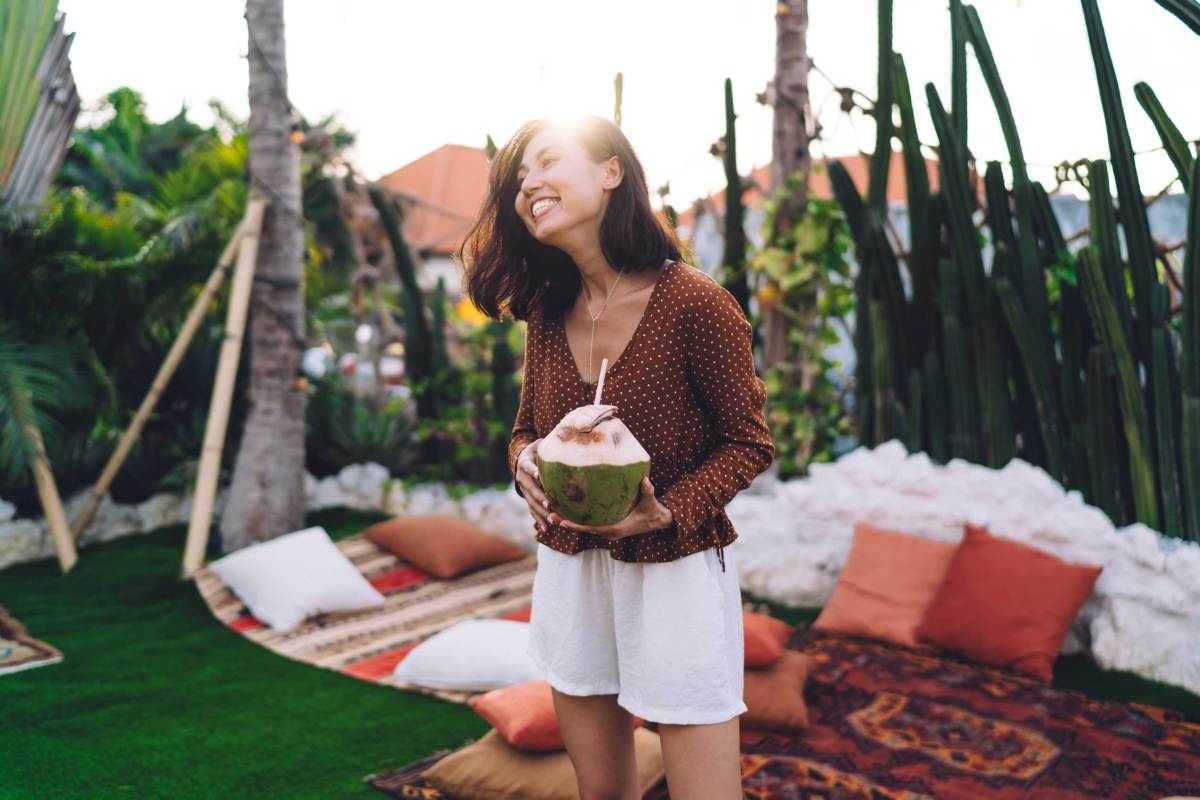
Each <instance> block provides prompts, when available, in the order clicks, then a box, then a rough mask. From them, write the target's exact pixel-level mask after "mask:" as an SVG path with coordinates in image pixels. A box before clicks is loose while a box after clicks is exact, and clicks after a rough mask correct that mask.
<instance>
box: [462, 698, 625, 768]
mask: <svg viewBox="0 0 1200 800" xmlns="http://www.w3.org/2000/svg"><path fill="white" fill-rule="evenodd" d="M467 705H469V706H470V707H471V709H472V710H473V711H474V712H475V713H476V714H478V715H479V716H481V717H483V719H484V721H486V722H487V723H488V724H489V725H491V726H492V727H494V728H495V729H496V730H497V731H499V732H500V735H501V736H503V737H504V741H506V742H508V743H509V744H510V745H512V746H513V747H515V748H517V749H518V750H526V751H529V752H546V751H550V750H563V749H565V747H566V745H564V744H563V740H562V734H561V733H560V732H559V729H558V717H557V715H556V714H555V712H554V696H553V695H552V694H551V693H550V684H549V683H547V682H546V681H530V682H529V683H520V684H517V685H516V686H505V687H504V688H502V689H493V690H492V691H490V692H487V693H485V694H481V695H475V696H473V697H469V698H467ZM633 724H634V725H635V726H640V725H642V724H643V723H642V720H640V719H638V718H637V717H634V718H633Z"/></svg>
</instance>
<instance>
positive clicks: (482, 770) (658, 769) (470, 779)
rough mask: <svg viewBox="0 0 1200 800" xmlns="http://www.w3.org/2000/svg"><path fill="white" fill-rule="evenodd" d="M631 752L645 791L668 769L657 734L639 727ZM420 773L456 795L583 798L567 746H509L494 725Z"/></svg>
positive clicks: (464, 798)
mask: <svg viewBox="0 0 1200 800" xmlns="http://www.w3.org/2000/svg"><path fill="white" fill-rule="evenodd" d="M633 753H634V760H635V761H636V762H637V775H638V779H637V782H638V797H641V796H642V795H643V794H645V793H646V792H648V791H650V790H651V789H652V788H654V786H655V785H656V784H657V783H658V782H659V781H661V780H662V778H663V775H664V770H663V759H662V742H661V741H660V740H659V737H658V734H657V733H655V732H654V731H652V730H650V729H648V728H640V729H638V730H635V731H634V732H633ZM421 777H422V778H424V779H425V780H426V781H428V782H429V783H430V784H432V785H433V787H434V788H435V789H438V790H439V791H441V792H442V793H443V794H445V795H446V796H448V797H453V798H457V800H509V799H510V798H521V800H579V781H578V780H577V779H576V777H575V767H574V765H573V764H572V763H571V756H570V755H569V754H568V753H567V751H566V750H562V751H559V752H557V753H526V752H523V751H521V750H517V749H516V748H514V747H510V746H509V745H508V744H507V743H506V742H505V741H504V738H503V737H502V736H500V734H499V733H497V732H496V730H495V729H493V730H490V731H488V732H487V733H485V734H484V735H483V736H481V737H479V740H478V741H476V742H472V743H471V744H469V745H467V746H466V747H464V748H462V749H460V750H456V751H454V752H453V753H450V754H449V755H447V756H444V757H442V758H441V759H440V760H439V761H437V762H436V763H435V764H434V765H433V766H431V767H429V768H428V769H427V770H425V772H423V773H422V774H421Z"/></svg>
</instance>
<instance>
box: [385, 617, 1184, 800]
mask: <svg viewBox="0 0 1200 800" xmlns="http://www.w3.org/2000/svg"><path fill="white" fill-rule="evenodd" d="M788 646H789V647H790V648H792V649H795V650H802V651H804V652H807V653H809V654H810V655H811V656H812V658H813V664H812V669H811V672H810V675H809V679H808V685H807V687H806V690H805V699H806V701H807V703H808V707H809V717H810V726H809V728H808V729H807V730H805V731H803V732H802V733H800V734H798V735H782V734H776V733H771V732H766V731H756V730H752V729H749V728H743V730H742V786H743V790H744V792H745V796H746V797H748V798H755V799H756V800H776V799H777V798H778V799H779V800H783V799H784V798H788V799H793V798H804V799H805V800H808V799H809V798H812V799H814V800H815V799H816V798H839V800H851V799H852V798H855V799H856V798H862V799H863V800H868V799H869V800H890V799H891V798H897V799H900V798H904V799H908V798H939V800H941V799H942V798H945V799H946V800H990V799H991V798H997V800H1008V798H1036V799H1037V800H1061V799H1063V798H1105V800H1142V799H1143V798H1145V799H1146V800H1156V799H1157V798H1161V797H1166V796H1170V795H1200V723H1196V722H1190V721H1188V720H1186V719H1185V718H1184V716H1183V714H1182V713H1180V712H1177V711H1172V710H1168V709H1161V708H1156V707H1153V706H1145V705H1139V704H1130V703H1120V702H1115V701H1106V700H1094V699H1092V698H1090V697H1088V696H1087V695H1084V694H1082V693H1080V692H1076V691H1072V690H1063V689H1056V688H1054V687H1050V686H1045V685H1042V684H1039V683H1037V682H1036V681H1033V680H1031V679H1028V678H1025V677H1022V676H1020V675H1017V674H1014V673H1010V672H1005V671H1000V670H993V669H989V668H986V667H980V666H977V665H974V664H972V663H968V662H966V661H963V660H960V659H956V658H954V657H940V656H939V657H932V656H930V655H929V654H928V653H923V652H919V651H916V650H913V649H910V648H905V647H900V646H896V645H889V644H884V643H881V642H873V641H869V640H865V639H859V638H855V637H845V636H839V635H835V634H827V633H823V632H820V631H814V630H811V629H808V628H802V629H800V630H797V632H796V633H795V634H794V635H793V637H792V639H791V641H790V642H789V643H788ZM648 727H650V728H651V729H653V728H655V727H656V726H655V725H654V724H653V723H649V724H648ZM443 755H444V753H440V754H435V755H433V756H431V757H429V758H426V759H423V760H422V761H419V762H416V763H414V764H410V765H408V766H407V767H406V768H404V769H402V770H394V771H390V772H384V773H380V774H378V775H372V776H369V777H368V778H367V779H366V781H367V782H368V783H369V784H371V785H372V786H374V787H375V788H377V789H380V790H381V791H383V792H385V793H387V794H389V795H391V796H393V797H409V798H426V799H427V800H432V799H439V800H440V798H442V797H443V795H441V794H440V793H439V792H437V790H435V789H432V788H430V787H428V786H426V785H425V784H424V782H423V781H422V779H421V773H422V772H423V771H424V769H426V768H427V767H428V766H429V765H430V764H432V763H434V762H436V761H437V760H438V758H440V757H442V756H443ZM669 796H670V795H669V792H668V788H667V785H666V781H665V780H663V781H662V782H660V783H659V784H658V786H656V787H655V788H654V789H653V790H652V791H651V792H649V793H648V794H647V795H646V797H647V798H648V800H663V799H664V798H668V797H669Z"/></svg>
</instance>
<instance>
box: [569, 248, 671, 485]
mask: <svg viewBox="0 0 1200 800" xmlns="http://www.w3.org/2000/svg"><path fill="white" fill-rule="evenodd" d="M673 266H674V264H669V265H667V266H666V267H665V268H664V269H663V271H662V272H661V273H660V274H659V276H658V280H656V281H655V282H654V288H652V289H651V290H650V297H649V299H648V300H646V307H645V308H644V309H642V315H641V317H639V318H638V323H637V325H635V326H634V328H633V335H631V336H630V337H629V341H628V342H626V343H625V349H624V350H622V351H621V353H620V355H618V356H617V360H616V361H614V362H612V363H611V364H609V365H608V367H607V368H606V369H605V371H604V386H605V388H607V387H608V382H609V379H610V378H611V377H612V375H613V373H614V372H617V371H619V370H620V368H621V365H622V363H623V362H624V361H625V356H626V355H627V354H628V353H629V351H630V350H632V349H633V348H634V345H635V344H637V339H638V335H639V334H640V333H641V332H642V328H643V327H645V322H646V318H647V317H649V316H650V313H651V310H652V309H653V308H654V300H655V297H656V296H657V295H658V290H659V289H661V288H662V285H663V282H664V281H665V279H666V277H667V273H668V272H669V271H670V270H671V268H672V267H673ZM550 327H551V328H553V329H554V330H555V331H557V332H558V333H559V334H560V335H559V344H560V345H562V346H561V347H560V348H559V349H560V350H561V351H562V352H564V353H566V354H567V361H569V362H570V364H571V368H572V369H573V370H574V371H575V378H576V379H577V380H578V381H579V383H581V384H583V385H584V386H586V387H588V388H590V389H591V397H592V398H593V399H595V396H596V384H597V383H598V381H590V382H589V381H585V380H584V379H583V374H582V373H581V372H580V371H579V364H578V363H577V362H576V361H575V354H574V353H572V352H571V342H570V340H569V339H568V338H567V322H566V318H565V317H564V318H562V319H560V320H558V321H557V322H555V323H553V324H552V325H550ZM589 369H591V365H589ZM597 373H599V370H598V369H597ZM606 397H607V395H605V396H604V397H601V398H600V400H601V401H602V402H604V401H605V398H606ZM618 416H620V414H619V413H618ZM652 482H653V481H652ZM655 488H656V489H657V488H658V487H657V486H656V487H655Z"/></svg>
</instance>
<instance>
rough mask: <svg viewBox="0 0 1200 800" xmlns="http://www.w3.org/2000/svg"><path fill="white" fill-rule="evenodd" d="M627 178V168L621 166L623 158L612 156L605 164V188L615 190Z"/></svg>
mask: <svg viewBox="0 0 1200 800" xmlns="http://www.w3.org/2000/svg"><path fill="white" fill-rule="evenodd" d="M624 177H625V168H624V167H622V166H621V157H620V156H617V155H615V154H614V155H612V156H610V157H609V159H608V160H607V161H605V162H604V188H605V189H615V188H617V187H618V186H620V185H621V179H622V178H624Z"/></svg>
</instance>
